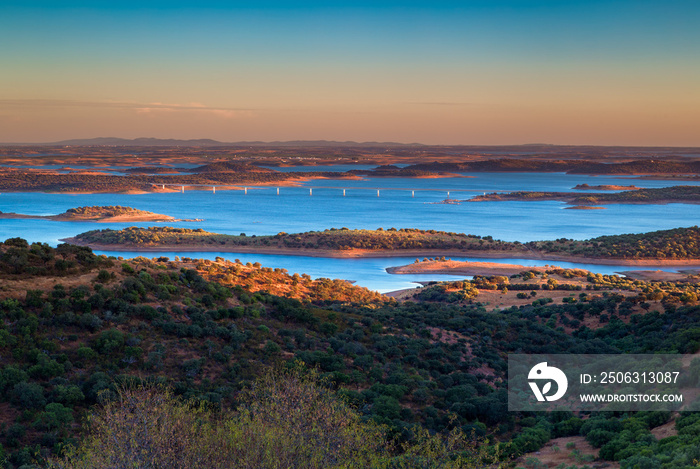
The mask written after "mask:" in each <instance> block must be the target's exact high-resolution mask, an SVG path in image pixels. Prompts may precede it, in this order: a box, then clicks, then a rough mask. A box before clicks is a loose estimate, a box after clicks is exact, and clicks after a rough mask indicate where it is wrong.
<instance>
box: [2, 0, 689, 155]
mask: <svg viewBox="0 0 700 469" xmlns="http://www.w3.org/2000/svg"><path fill="white" fill-rule="evenodd" d="M474 3H475V4H478V3H480V2H474ZM525 3H527V4H528V7H527V8H525V7H522V5H523V3H522V2H520V3H519V2H501V1H499V2H495V3H494V5H496V4H499V5H500V8H496V7H495V6H494V7H491V6H488V7H484V6H483V5H482V6H481V7H479V8H476V7H474V8H473V9H471V10H470V9H465V8H462V9H459V8H452V9H450V8H445V9H443V10H440V9H437V8H436V9H432V10H431V9H430V8H428V7H426V9H423V10H420V9H419V10H416V11H411V10H406V9H404V10H401V9H397V8H393V7H392V8H389V7H387V8H385V9H381V8H377V9H372V8H370V7H366V8H364V9H351V8H346V9H344V10H338V11H336V10H333V9H313V8H310V7H309V8H306V9H304V8H300V9H298V10H295V9H291V10H278V9H275V8H272V7H271V8H268V9H267V10H235V9H230V10H216V11H198V10H182V11H180V10H177V9H172V10H157V11H150V10H143V11H142V10H140V9H137V8H136V7H133V8H131V7H123V8H122V9H117V8H116V7H115V9H114V10H86V9H66V10H65V11H63V10H61V9H60V8H59V9H52V10H50V9H46V10H36V9H35V10H26V11H25V10H22V9H15V10H7V11H3V10H2V7H0V41H2V42H3V43H5V44H11V45H12V47H9V48H7V50H5V51H3V52H0V54H1V55H0V58H1V59H2V63H3V73H2V74H0V142H6V143H10V142H17V143H21V142H26V143H30V142H51V141H59V140H64V139H73V138H92V137H98V136H104V137H107V136H113V137H123V138H136V137H156V138H176V139H190V138H211V139H215V140H219V141H224V142H235V141H250V140H261V141H276V140H321V139H322V140H339V141H346V140H353V141H395V142H403V143H410V142H416V143H424V144H492V145H498V144H518V143H551V144H581V145H636V146H700V132H698V131H697V129H698V126H699V125H700V86H698V83H700V61H698V60H697V58H696V57H694V56H695V55H697V54H696V52H695V51H696V50H698V47H700V41H698V38H700V34H699V33H698V31H697V28H695V27H694V25H693V24H692V22H689V21H688V18H686V16H688V15H687V14H685V15H682V14H681V13H682V11H674V10H672V9H671V7H670V6H669V7H668V8H665V9H660V8H659V7H658V6H656V5H655V4H654V3H653V2H646V1H641V2H636V3H635V5H636V6H637V9H636V10H634V12H632V13H630V11H629V10H627V9H626V8H624V6H625V5H626V2H625V1H624V0H621V2H618V3H617V4H616V5H617V6H616V7H613V6H608V4H606V2H594V3H595V4H594V5H593V6H591V5H582V4H581V5H579V2H573V3H572V4H571V5H572V6H567V7H563V6H561V5H559V6H557V5H556V3H552V2H546V1H544V0H543V1H541V2H525ZM584 3H585V2H584ZM672 3H673V2H672ZM504 5H505V6H507V7H508V8H505V7H504ZM640 5H641V6H640ZM640 12H641V13H640ZM686 13H687V12H686ZM630 15H632V16H630ZM634 15H637V16H636V17H634ZM691 16H692V15H691ZM654 28H655V29H654Z"/></svg>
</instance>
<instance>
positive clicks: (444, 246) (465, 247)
mask: <svg viewBox="0 0 700 469" xmlns="http://www.w3.org/2000/svg"><path fill="white" fill-rule="evenodd" d="M62 241H64V242H67V243H71V244H76V245H79V246H88V247H91V248H93V249H99V250H105V251H146V252H148V251H180V252H196V251H210V252H241V253H243V252H254V253H260V254H287V255H302V256H314V257H343V258H347V257H405V256H417V257H422V256H436V255H437V256H446V255H458V256H462V257H487V258H494V259H497V258H514V257H516V258H523V259H544V260H553V261H572V262H577V261H585V262H588V263H597V264H610V265H616V264H629V265H635V264H638V265H644V264H646V265H661V264H669V265H692V264H693V263H696V264H700V228H698V227H697V226H693V227H689V228H675V229H671V230H660V231H654V232H650V233H641V234H623V235H612V236H599V237H597V238H592V239H588V240H573V239H566V238H559V239H556V240H546V241H531V242H527V243H521V242H518V241H514V242H511V241H501V240H495V239H493V237H491V236H477V235H472V234H464V233H453V232H444V231H437V230H420V229H412V228H401V229H396V228H389V229H384V228H379V229H376V230H350V229H347V228H340V229H337V228H331V229H327V230H324V231H309V232H305V233H297V234H288V233H284V232H281V233H278V234H276V235H271V236H255V235H252V236H246V234H245V233H241V234H240V235H227V234H218V233H210V232H207V231H204V230H203V229H201V228H199V229H188V228H172V227H167V226H163V227H150V228H139V227H129V228H125V229H122V230H112V229H104V230H93V231H88V232H85V233H82V234H79V235H77V236H75V237H73V238H67V239H64V240H62Z"/></svg>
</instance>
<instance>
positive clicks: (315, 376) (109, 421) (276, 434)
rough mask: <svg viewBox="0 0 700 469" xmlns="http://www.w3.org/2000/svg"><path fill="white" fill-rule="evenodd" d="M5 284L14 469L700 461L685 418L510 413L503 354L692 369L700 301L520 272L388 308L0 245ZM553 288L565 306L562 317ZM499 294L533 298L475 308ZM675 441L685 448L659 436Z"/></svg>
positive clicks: (160, 265) (64, 248) (188, 267)
mask: <svg viewBox="0 0 700 469" xmlns="http://www.w3.org/2000/svg"><path fill="white" fill-rule="evenodd" d="M17 260H20V262H17ZM0 274H1V276H2V283H1V284H0V285H1V286H0V317H1V318H2V319H3V321H2V322H0V355H1V356H2V357H3V361H2V366H1V367H0V407H1V408H2V409H3V412H2V417H1V419H0V443H1V444H2V446H1V447H0V456H2V458H4V459H5V460H6V461H7V462H6V466H7V467H21V466H25V467H31V465H32V464H36V465H46V464H47V461H48V460H52V461H54V464H55V466H56V467H66V468H69V467H71V468H72V467H75V468H78V467H123V466H120V464H122V462H124V461H126V462H124V464H127V463H128V464H132V463H134V461H137V462H136V463H135V464H136V465H137V467H186V465H187V464H190V467H192V466H191V465H192V464H194V466H195V467H196V466H197V465H200V466H202V465H203V466H207V465H209V467H231V466H226V465H225V464H226V463H225V462H222V459H223V456H222V455H235V457H237V458H239V459H240V461H242V462H241V464H242V466H241V467H288V466H289V467H392V468H393V467H406V468H408V467H485V466H487V465H489V464H491V462H490V461H491V460H490V459H489V458H493V457H496V458H497V459H499V460H500V461H508V460H510V459H511V458H516V457H518V456H519V455H521V454H524V453H527V452H530V451H536V450H537V449H539V448H540V447H542V445H544V444H545V443H546V442H547V441H549V440H550V439H551V438H554V437H559V436H575V435H581V436H583V437H585V438H586V439H587V440H588V441H589V442H590V443H591V444H592V445H593V446H596V447H601V452H600V457H601V458H603V459H605V460H613V461H619V462H620V463H621V465H622V467H623V468H624V469H627V468H629V469H633V468H635V467H640V468H642V467H644V468H646V467H649V468H664V469H672V468H689V467H691V466H693V460H694V459H700V453H699V451H700V449H699V448H700V423H698V419H697V416H696V414H694V413H685V412H682V413H681V414H680V415H679V416H674V415H671V414H670V413H659V412H653V413H652V412H642V413H598V414H593V415H579V414H574V413H572V412H555V413H550V414H541V413H517V412H508V411H507V405H506V379H507V377H506V370H507V362H506V358H507V354H508V353H510V352H517V353H564V352H566V353H655V352H664V353H695V352H697V351H698V350H699V349H700V307H698V306H697V297H695V298H693V297H692V295H690V293H695V294H697V290H696V288H697V287H696V284H694V283H693V282H692V281H688V282H685V283H661V282H657V283H649V282H641V281H632V280H627V279H622V278H620V277H616V276H598V275H593V274H590V275H589V274H588V273H586V272H583V271H569V270H561V271H552V272H548V273H547V272H545V273H544V274H543V273H539V274H535V273H533V272H523V273H521V274H518V275H517V276H514V277H511V278H508V277H476V278H474V280H472V281H466V282H457V283H456V284H454V285H453V284H447V286H443V285H442V284H437V285H433V286H430V287H429V288H426V289H425V290H423V291H422V292H421V293H419V295H418V296H417V297H416V298H414V299H413V300H411V301H405V302H397V301H395V300H393V299H390V298H386V297H383V296H381V295H378V294H374V293H371V292H368V291H367V290H363V289H359V288H357V287H353V286H352V285H349V284H347V283H345V282H336V281H325V280H311V279H310V278H306V277H304V276H297V277H295V276H294V275H289V274H288V273H286V272H283V271H281V270H279V269H278V270H274V269H265V268H264V267H262V266H258V265H254V264H251V265H242V264H240V263H235V262H234V263H229V262H224V261H223V260H217V261H197V260H191V259H181V260H177V261H175V260H170V259H167V258H156V259H145V258H136V259H131V260H118V259H114V258H106V257H103V256H95V255H93V254H92V253H91V252H90V250H89V249H87V248H84V247H77V246H69V245H61V246H59V247H58V248H51V247H49V246H46V245H43V244H39V243H34V244H28V243H26V242H25V241H24V240H20V239H17V238H15V239H11V240H8V241H6V242H5V243H2V244H0ZM569 281H571V282H573V281H576V282H578V283H579V286H581V289H580V290H579V289H578V288H577V287H576V285H574V286H573V287H572V286H565V285H571V284H569V283H567V282H569ZM294 282H297V283H296V285H293V284H294ZM314 282H316V284H315V283H314ZM533 285H538V286H539V289H537V288H536V287H534V286H533ZM294 286H296V287H297V288H296V290H295V289H294V288H293V287H294ZM589 287H590V288H589ZM520 288H522V290H520ZM560 288H566V289H568V290H570V293H571V295H570V296H569V297H567V298H568V300H567V301H565V302H562V303H558V302H551V301H550V299H549V297H548V294H550V293H553V292H556V291H558V289H560ZM492 289H493V290H492ZM502 289H510V290H513V291H517V292H518V293H523V294H526V295H527V296H529V298H528V300H527V301H525V302H524V303H523V304H522V305H520V306H514V307H510V308H506V309H503V310H496V309H494V308H493V305H488V304H485V303H482V302H480V300H479V298H480V297H479V294H480V293H481V292H484V291H496V292H498V291H499V290H502ZM455 292H457V294H456V295H453V293H455ZM533 292H535V293H536V295H534V296H533V295H532V293H533ZM567 293H568V291H567ZM684 295H685V296H684ZM421 296H422V297H421ZM693 367H695V368H696V369H697V368H698V367H697V363H696V364H694V365H693ZM290 369H291V371H283V370H290ZM270 370H278V371H277V372H271V371H270ZM314 370H315V371H314ZM269 373H272V374H269ZM275 373H276V374H275ZM261 376H262V377H263V378H260V377H261ZM693 379H694V378H693ZM689 384H692V383H689ZM88 416H91V417H89V418H88ZM674 419H675V420H674ZM674 421H675V423H674V424H673V425H675V428H676V429H677V431H678V435H677V436H672V437H669V438H665V439H662V440H657V439H656V438H655V437H654V436H653V435H652V434H651V433H650V430H651V429H652V428H654V427H656V426H658V425H660V424H664V423H666V422H674ZM84 425H85V426H84ZM497 442H500V444H499V445H498V447H497V446H496V445H497ZM169 448H170V449H169ZM172 448H175V449H177V452H178V453H177V454H178V455H181V456H180V457H179V459H178V460H177V461H176V460H174V459H173V453H172V451H173V450H172ZM137 449H138V450H137ZM212 450H215V451H212ZM144 452H145V453H146V454H149V455H151V456H152V458H153V459H151V461H154V462H153V463H152V465H151V466H148V465H145V464H144V465H141V466H139V464H141V463H139V462H138V458H139V457H142V456H143V453H144ZM149 457H150V456H149ZM110 458H115V459H110ZM119 458H123V459H119ZM124 458H126V459H124ZM128 458H136V459H128ZM206 458H209V459H206ZM363 458H364V459H363ZM460 458H462V459H460ZM302 460H303V461H304V462H301V463H298V461H302ZM120 461H122V462H120ZM202 461H203V462H202ZM307 461H309V462H307ZM367 461H370V462H371V463H369V462H367ZM178 464H180V466H178ZM243 464H248V466H245V465H243ZM183 465H185V466H183ZM256 465H257V466H256Z"/></svg>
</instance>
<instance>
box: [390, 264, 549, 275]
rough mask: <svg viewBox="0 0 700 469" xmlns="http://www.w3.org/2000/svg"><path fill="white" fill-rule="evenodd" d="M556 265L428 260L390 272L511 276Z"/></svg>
mask: <svg viewBox="0 0 700 469" xmlns="http://www.w3.org/2000/svg"><path fill="white" fill-rule="evenodd" d="M556 268H558V267H556V266H549V267H542V266H538V267H536V266H524V265H518V264H499V263H497V262H460V261H428V262H419V263H417V264H408V265H402V266H399V267H389V268H388V269H386V271H387V272H388V273H390V274H449V275H466V276H472V275H505V276H511V275H515V274H519V273H520V272H523V271H526V270H533V271H536V272H544V271H546V270H549V269H556Z"/></svg>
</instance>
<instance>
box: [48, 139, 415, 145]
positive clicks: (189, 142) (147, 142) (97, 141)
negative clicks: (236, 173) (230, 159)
mask: <svg viewBox="0 0 700 469" xmlns="http://www.w3.org/2000/svg"><path fill="white" fill-rule="evenodd" d="M35 145H70V146H73V145H75V146H86V145H87V146H90V145H93V146H95V145H96V146H100V145H104V146H144V147H153V146H164V147H166V146H167V147H171V146H187V147H214V146H285V147H335V146H363V147H376V146H393V147H412V146H423V145H422V144H420V143H397V142H353V141H345V142H336V141H330V140H293V141H274V142H262V141H250V142H220V141H218V140H212V139H208V138H202V139H190V140H180V139H172V138H166V139H163V138H150V137H149V138H145V137H142V138H134V139H128V138H118V137H97V138H86V139H71V140H61V141H59V142H51V143H37V144H35Z"/></svg>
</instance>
